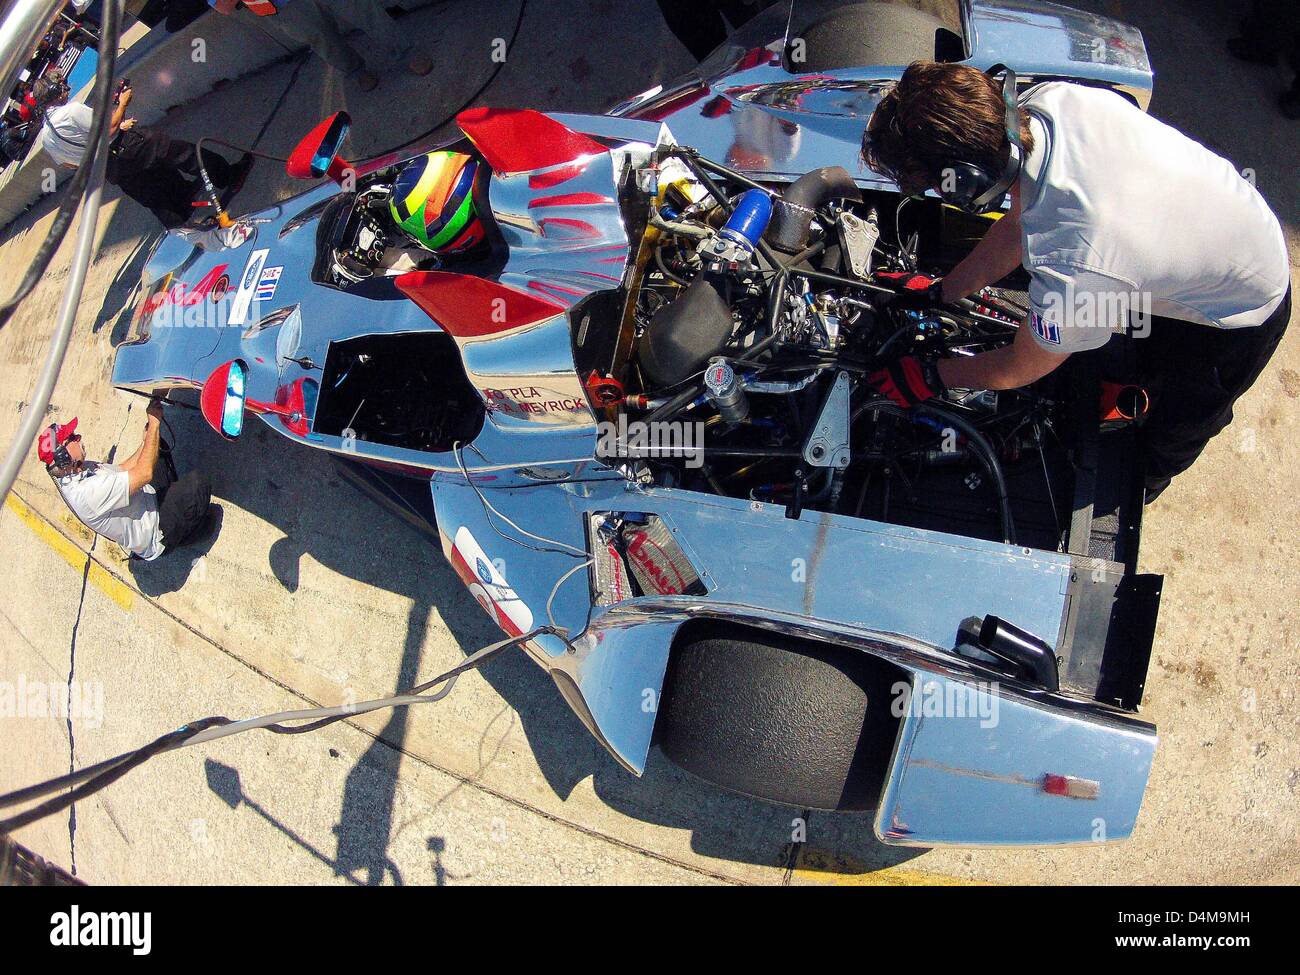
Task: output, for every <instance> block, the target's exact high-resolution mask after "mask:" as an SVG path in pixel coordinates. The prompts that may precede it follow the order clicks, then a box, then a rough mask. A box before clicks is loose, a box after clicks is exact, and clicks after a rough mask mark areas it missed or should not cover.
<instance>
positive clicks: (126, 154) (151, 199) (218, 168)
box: [105, 125, 236, 230]
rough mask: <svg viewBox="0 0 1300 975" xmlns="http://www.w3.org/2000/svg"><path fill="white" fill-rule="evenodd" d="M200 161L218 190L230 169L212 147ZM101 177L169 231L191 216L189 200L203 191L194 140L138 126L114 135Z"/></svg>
mask: <svg viewBox="0 0 1300 975" xmlns="http://www.w3.org/2000/svg"><path fill="white" fill-rule="evenodd" d="M203 164H204V165H205V166H207V169H208V175H209V176H211V177H212V182H213V183H214V184H215V185H216V187H217V189H225V188H226V187H228V186H229V185H230V184H231V182H232V181H233V180H234V179H235V175H236V174H235V167H233V166H232V165H231V164H230V163H229V162H227V161H226V160H225V159H224V158H223V157H222V156H220V155H218V154H217V153H215V152H212V151H211V150H208V149H204V150H203ZM105 175H106V177H107V179H108V181H109V182H110V183H112V184H113V185H114V186H117V187H120V188H121V190H122V192H123V193H125V194H126V195H127V196H129V197H131V199H133V200H135V201H136V202H137V203H139V204H140V205H141V206H142V207H144V208H145V209H147V210H150V211H151V212H152V213H153V215H154V216H156V217H157V218H158V219H159V221H161V223H162V225H163V226H164V227H166V228H167V229H168V230H170V229H172V228H173V227H179V226H180V225H181V224H183V223H185V221H187V220H188V219H190V217H191V216H193V215H194V212H195V210H194V201H195V200H196V199H201V198H202V194H203V177H202V176H200V175H199V158H198V152H197V150H196V149H195V147H194V144H193V143H191V142H182V141H181V140H179V139H172V138H170V137H169V136H167V135H165V134H163V133H162V132H159V131H158V130H156V129H151V128H148V127H147V126H142V125H137V126H135V127H134V128H132V129H130V130H128V131H126V132H119V133H118V134H117V137H116V138H114V140H113V144H112V148H111V149H110V153H109V157H108V169H107V172H106V174H105Z"/></svg>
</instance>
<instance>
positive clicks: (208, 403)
mask: <svg viewBox="0 0 1300 975" xmlns="http://www.w3.org/2000/svg"><path fill="white" fill-rule="evenodd" d="M247 372H248V369H247V367H246V366H245V365H244V364H243V363H242V362H240V361H239V360H238V359H232V360H231V361H230V362H227V363H224V364H222V365H220V366H217V368H216V369H214V370H213V371H212V375H210V376H209V377H208V378H207V381H206V382H204V384H203V388H202V389H201V390H200V391H199V411H200V412H201V413H202V414H203V419H205V420H207V421H208V426H210V427H212V429H213V430H216V431H217V433H219V434H221V435H222V436H223V437H225V438H226V439H227V440H234V439H235V438H236V437H238V436H239V434H240V433H241V432H242V431H243V429H244V393H245V380H246V378H247Z"/></svg>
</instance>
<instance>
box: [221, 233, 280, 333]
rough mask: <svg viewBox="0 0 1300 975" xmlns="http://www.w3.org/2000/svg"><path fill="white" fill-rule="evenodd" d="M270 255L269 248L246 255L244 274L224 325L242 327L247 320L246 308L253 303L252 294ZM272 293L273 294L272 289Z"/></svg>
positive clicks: (240, 278)
mask: <svg viewBox="0 0 1300 975" xmlns="http://www.w3.org/2000/svg"><path fill="white" fill-rule="evenodd" d="M270 253H271V250H270V248H268V247H264V248H262V249H261V250H256V251H253V253H251V254H249V255H248V263H247V264H245V265H244V273H243V274H241V275H240V276H239V289H238V290H237V291H236V292H235V297H234V300H233V301H231V303H230V315H229V317H227V318H226V324H228V325H243V324H244V320H245V319H247V318H248V308H249V306H250V305H251V304H252V303H253V293H254V292H255V291H256V290H257V286H258V284H259V283H260V282H261V280H262V269H263V268H264V267H265V266H266V258H267V255H269V254H270ZM272 293H273V294H274V289H272Z"/></svg>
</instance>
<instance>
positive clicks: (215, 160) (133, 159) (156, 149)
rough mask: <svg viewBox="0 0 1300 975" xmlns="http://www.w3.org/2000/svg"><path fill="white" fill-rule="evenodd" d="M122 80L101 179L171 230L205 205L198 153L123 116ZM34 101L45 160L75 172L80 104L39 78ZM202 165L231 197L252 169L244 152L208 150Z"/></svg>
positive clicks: (85, 122)
mask: <svg viewBox="0 0 1300 975" xmlns="http://www.w3.org/2000/svg"><path fill="white" fill-rule="evenodd" d="M133 94H134V93H133V92H132V90H131V86H130V84H129V83H127V82H126V81H123V82H122V83H121V85H120V86H119V89H118V94H117V100H116V106H115V108H114V110H113V116H112V118H111V119H110V120H109V129H110V139H111V142H110V143H109V157H108V166H107V169H106V170H105V174H104V176H105V179H107V180H108V182H110V183H112V184H113V185H114V186H116V187H118V188H119V189H121V190H122V192H123V193H125V194H126V195H127V196H129V197H131V199H133V200H135V201H136V202H137V203H139V204H140V205H141V206H142V207H144V208H145V209H146V210H148V211H149V212H151V213H152V214H153V215H154V216H156V217H157V218H158V220H159V221H160V222H161V223H162V225H163V226H164V227H166V228H167V229H168V230H171V229H172V228H174V227H179V226H181V225H182V224H184V223H185V222H187V221H188V220H189V219H190V217H192V216H193V215H194V202H195V200H205V199H206V197H205V195H204V192H203V180H202V176H201V175H200V174H199V154H198V149H197V148H196V147H195V145H194V143H192V142H183V141H181V140H180V139H173V138H171V137H170V136H168V135H167V134H165V133H164V132H161V131H159V130H158V129H155V128H152V127H150V126H146V125H140V124H138V123H137V122H136V120H135V119H133V118H128V117H127V115H126V109H127V106H128V105H130V104H131V98H132V96H133ZM36 97H37V101H38V102H39V103H40V105H41V106H42V107H43V108H45V109H46V112H45V127H44V128H43V129H42V130H41V145H42V147H44V149H45V151H46V152H47V153H49V156H50V158H51V159H53V160H54V161H55V163H57V164H58V165H60V166H63V167H64V168H66V169H76V168H77V166H78V165H79V164H80V163H81V160H82V157H83V156H84V155H85V152H86V145H87V143H88V141H89V139H90V126H91V122H92V120H93V114H92V112H91V110H90V106H89V105H86V104H84V103H81V102H74V103H71V104H69V103H68V85H67V82H65V81H64V80H63V79H62V78H46V79H42V80H41V82H40V85H38V92H37V96H36ZM203 165H204V166H205V167H207V170H208V175H209V176H211V177H212V182H213V183H214V184H215V185H216V187H217V188H218V189H219V190H223V191H228V192H229V193H231V194H233V193H235V192H238V190H239V188H240V187H241V186H242V185H243V182H244V178H245V177H246V176H247V175H248V171H249V169H250V168H251V167H252V165H253V157H252V155H251V154H248V153H245V154H244V156H243V157H242V158H241V159H240V160H239V161H238V162H237V163H230V162H228V161H227V160H226V159H225V158H224V157H223V156H221V155H219V154H217V153H215V152H213V151H212V150H210V149H204V150H203Z"/></svg>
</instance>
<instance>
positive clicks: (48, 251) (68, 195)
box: [0, 0, 122, 329]
mask: <svg viewBox="0 0 1300 975" xmlns="http://www.w3.org/2000/svg"><path fill="white" fill-rule="evenodd" d="M121 26H122V5H121V3H120V2H119V0H109V2H108V3H106V4H104V26H103V33H102V37H103V50H104V51H105V52H106V53H105V54H104V55H103V56H102V57H100V59H99V64H98V65H97V67H96V69H95V89H94V102H93V107H92V109H91V111H92V113H93V114H92V122H91V131H90V136H89V139H88V140H87V142H86V148H87V154H86V157H85V158H83V159H82V160H81V165H80V166H78V167H77V171H76V172H75V173H74V174H73V176H72V179H70V180H68V182H67V183H65V184H64V187H63V190H62V198H61V202H60V203H59V212H58V214H57V215H56V216H55V218H54V223H53V224H51V225H50V230H49V233H47V234H46V235H45V239H44V240H43V241H41V246H40V248H39V249H38V250H37V251H36V256H35V257H34V258H32V263H31V264H30V265H29V266H28V268H27V273H26V274H25V275H24V276H23V279H22V281H21V282H20V283H19V285H18V288H17V289H16V290H15V291H14V293H13V296H12V297H11V298H10V299H9V300H8V301H6V302H5V303H4V304H3V305H0V329H3V328H4V327H5V326H6V325H8V324H9V320H10V319H11V318H13V315H14V312H16V311H17V310H18V306H19V305H21V304H22V303H23V301H25V300H26V298H27V296H28V295H30V294H31V293H32V290H33V289H34V288H35V287H36V282H38V281H39V280H40V279H41V278H42V277H44V276H45V272H46V270H48V269H49V266H50V261H52V260H53V259H54V255H55V253H57V252H58V249H59V245H61V244H62V243H63V238H64V237H66V236H67V233H68V228H69V227H71V226H72V218H73V217H74V216H76V213H77V209H78V207H79V206H80V204H81V196H82V194H83V193H84V192H85V190H86V184H87V183H89V182H90V174H91V172H92V171H93V170H94V168H95V165H94V164H95V159H96V156H97V155H98V153H99V147H100V144H101V143H102V142H103V141H104V140H103V135H104V130H105V129H106V128H107V127H108V121H109V117H110V116H111V115H112V111H111V108H112V98H113V68H114V67H115V66H116V64H117V39H118V35H119V34H120V33H121Z"/></svg>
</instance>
